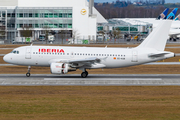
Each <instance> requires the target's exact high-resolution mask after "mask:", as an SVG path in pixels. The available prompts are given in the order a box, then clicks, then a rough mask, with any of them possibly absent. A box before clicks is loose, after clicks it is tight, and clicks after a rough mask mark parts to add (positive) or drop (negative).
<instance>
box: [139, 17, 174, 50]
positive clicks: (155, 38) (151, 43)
mask: <svg viewBox="0 0 180 120" xmlns="http://www.w3.org/2000/svg"><path fill="white" fill-rule="evenodd" d="M161 21H162V22H161V23H160V24H159V25H158V26H157V27H156V28H155V29H154V30H153V31H152V32H151V33H150V34H149V36H148V37H147V38H146V39H145V40H144V41H143V42H142V43H141V44H140V45H139V46H138V47H137V48H154V49H156V50H159V51H164V48H165V46H166V42H167V39H168V35H169V30H170V28H171V24H172V20H161Z"/></svg>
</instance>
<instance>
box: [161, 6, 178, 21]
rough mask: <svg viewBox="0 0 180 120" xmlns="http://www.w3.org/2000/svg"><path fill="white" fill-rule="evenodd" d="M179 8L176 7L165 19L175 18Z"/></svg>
mask: <svg viewBox="0 0 180 120" xmlns="http://www.w3.org/2000/svg"><path fill="white" fill-rule="evenodd" d="M177 10H178V8H174V9H173V11H172V12H171V13H170V14H169V15H168V16H167V17H165V18H164V19H171V20H173V19H174V18H175V17H176V13H177Z"/></svg>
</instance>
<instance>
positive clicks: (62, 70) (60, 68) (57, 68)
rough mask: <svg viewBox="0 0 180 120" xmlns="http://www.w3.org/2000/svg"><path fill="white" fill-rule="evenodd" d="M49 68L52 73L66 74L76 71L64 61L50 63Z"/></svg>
mask: <svg viewBox="0 0 180 120" xmlns="http://www.w3.org/2000/svg"><path fill="white" fill-rule="evenodd" d="M50 69H51V73H52V74H66V73H68V72H70V71H76V68H71V67H69V64H66V63H52V64H51V66H50Z"/></svg>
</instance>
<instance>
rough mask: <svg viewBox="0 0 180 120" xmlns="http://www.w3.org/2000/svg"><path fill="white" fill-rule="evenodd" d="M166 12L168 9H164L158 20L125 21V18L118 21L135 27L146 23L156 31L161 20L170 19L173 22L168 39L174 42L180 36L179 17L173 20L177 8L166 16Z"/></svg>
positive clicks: (130, 19)
mask: <svg viewBox="0 0 180 120" xmlns="http://www.w3.org/2000/svg"><path fill="white" fill-rule="evenodd" d="M167 10H168V8H167V9H165V10H164V12H163V13H161V14H160V15H159V17H158V18H159V19H158V18H157V19H155V18H129V19H127V18H126V19H120V20H123V21H125V22H127V21H129V23H130V24H132V25H137V24H138V25H140V24H141V23H142V24H144V22H146V23H150V24H152V28H153V29H156V27H157V26H158V25H159V24H160V23H161V19H171V20H173V22H172V25H171V29H170V32H169V39H170V40H174V41H176V40H177V38H178V37H179V35H180V30H179V28H180V21H179V18H180V15H178V16H177V17H176V18H175V16H176V13H177V10H178V8H174V9H173V10H172V12H171V13H170V14H168V15H167V14H166V13H167Z"/></svg>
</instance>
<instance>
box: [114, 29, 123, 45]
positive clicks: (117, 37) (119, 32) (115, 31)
mask: <svg viewBox="0 0 180 120" xmlns="http://www.w3.org/2000/svg"><path fill="white" fill-rule="evenodd" d="M120 34H121V31H120V30H119V28H115V29H114V30H113V31H112V35H113V37H114V43H115V39H119V38H120Z"/></svg>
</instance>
